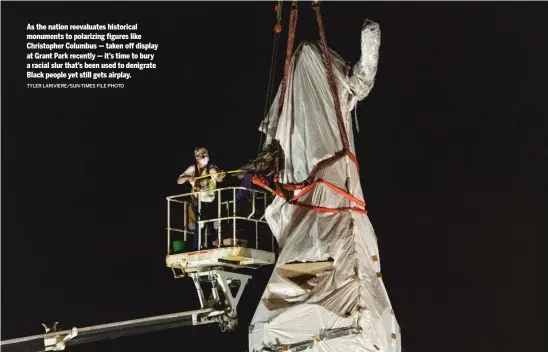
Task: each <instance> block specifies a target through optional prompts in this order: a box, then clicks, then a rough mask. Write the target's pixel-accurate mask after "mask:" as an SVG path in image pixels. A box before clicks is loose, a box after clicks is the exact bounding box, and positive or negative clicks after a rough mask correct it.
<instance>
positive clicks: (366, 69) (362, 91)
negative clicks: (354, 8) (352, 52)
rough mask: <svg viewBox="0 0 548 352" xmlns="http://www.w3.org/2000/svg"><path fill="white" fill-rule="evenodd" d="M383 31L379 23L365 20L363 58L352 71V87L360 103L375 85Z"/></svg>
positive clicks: (362, 44) (362, 46)
mask: <svg viewBox="0 0 548 352" xmlns="http://www.w3.org/2000/svg"><path fill="white" fill-rule="evenodd" d="M380 44H381V31H380V28H379V25H378V23H375V22H373V21H370V20H365V23H364V25H363V29H362V36H361V51H362V52H361V57H360V59H359V61H358V62H357V63H356V65H354V68H353V69H352V76H351V77H350V87H351V90H352V93H353V96H354V97H355V98H357V100H358V101H360V100H362V99H364V98H365V97H366V96H367V95H368V94H369V92H370V91H371V89H372V88H373V85H374V83H375V75H376V74H377V63H378V60H379V47H380Z"/></svg>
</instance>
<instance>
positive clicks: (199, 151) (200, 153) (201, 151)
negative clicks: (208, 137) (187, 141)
mask: <svg viewBox="0 0 548 352" xmlns="http://www.w3.org/2000/svg"><path fill="white" fill-rule="evenodd" d="M206 156H209V153H208V151H207V149H206V148H204V147H198V148H195V149H194V157H206Z"/></svg>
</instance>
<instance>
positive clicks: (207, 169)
mask: <svg viewBox="0 0 548 352" xmlns="http://www.w3.org/2000/svg"><path fill="white" fill-rule="evenodd" d="M194 161H195V162H194V165H191V166H189V167H188V168H187V169H186V170H185V171H184V172H183V173H182V174H181V175H180V176H179V178H178V179H177V183H178V184H180V185H182V184H185V183H186V182H189V183H190V184H191V185H192V187H193V192H196V193H195V194H193V196H192V197H191V200H192V202H191V209H192V211H193V212H194V214H196V215H197V217H198V219H197V220H198V221H200V220H202V221H203V220H211V219H215V218H218V217H219V216H217V215H218V214H217V207H216V206H215V205H214V201H215V193H216V192H215V189H216V187H217V182H222V181H223V179H224V174H221V173H220V170H219V168H218V167H217V166H215V165H211V164H209V152H208V151H207V149H206V148H203V147H199V148H196V149H194ZM206 175H208V176H207V177H204V178H200V179H198V180H196V178H197V177H200V176H206ZM198 202H200V207H199V208H200V212H198ZM196 223H197V222H196ZM199 227H200V228H204V235H205V236H202V241H201V245H202V247H206V248H207V247H208V244H207V243H205V240H204V239H208V240H209V242H210V243H211V242H213V241H212V240H213V237H214V236H213V234H214V231H213V229H214V227H213V222H207V223H205V224H202V225H201V226H199ZM201 232H202V231H200V230H199V229H198V228H197V226H195V231H194V233H195V235H194V248H195V249H196V250H199V249H201V248H198V234H199V233H201Z"/></svg>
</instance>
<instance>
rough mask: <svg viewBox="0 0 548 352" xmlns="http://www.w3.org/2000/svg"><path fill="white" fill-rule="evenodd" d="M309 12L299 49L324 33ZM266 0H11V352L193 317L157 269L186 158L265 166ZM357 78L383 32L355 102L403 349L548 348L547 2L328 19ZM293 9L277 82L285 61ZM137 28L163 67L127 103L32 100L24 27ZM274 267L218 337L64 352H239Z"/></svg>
mask: <svg viewBox="0 0 548 352" xmlns="http://www.w3.org/2000/svg"><path fill="white" fill-rule="evenodd" d="M309 5H310V4H309V3H308V2H307V3H301V4H300V17H299V22H298V28H297V43H298V42H299V41H300V40H302V39H317V38H318V37H317V26H316V23H315V18H314V15H313V11H312V10H311V9H310V7H309ZM273 6H274V2H257V3H251V2H250V3H247V2H239V3H228V2H226V3H213V2H201V3H191V2H165V3H159V2H158V3H147V2H133V3H131V2H126V3H105V2H101V3H84V2H81V3H80V2H79V3H69V2H62V3H61V2H59V3H48V2H40V3H31V2H19V3H14V2H10V3H6V2H2V336H1V337H2V339H8V338H15V337H22V336H26V335H31V334H38V333H42V327H41V326H40V323H42V322H47V323H48V324H51V323H52V322H53V321H55V320H58V321H59V322H60V325H61V327H63V328H70V327H72V326H77V327H83V326H89V325H95V324H101V323H106V322H114V321H119V320H125V319H132V318H140V317H147V316H152V315H157V314H165V313H172V312H177V311H184V310H191V309H196V308H197V307H198V306H199V303H198V300H197V297H196V293H195V290H194V288H193V286H192V284H191V282H190V280H175V279H173V277H172V274H171V272H170V270H168V269H167V268H165V265H164V256H165V242H166V238H165V230H164V228H165V217H166V215H165V197H166V196H168V195H171V194H176V193H183V192H184V191H187V190H188V188H187V187H188V186H184V187H181V186H178V185H177V184H176V183H175V180H176V178H177V176H178V174H179V173H180V172H181V171H183V170H184V168H186V167H187V166H188V165H190V163H192V151H193V148H194V147H195V146H198V145H203V146H206V147H207V148H208V149H209V151H210V154H211V161H212V162H213V163H215V164H218V165H219V166H221V167H222V168H224V169H225V170H229V169H232V168H235V167H238V166H240V165H241V164H243V163H245V162H247V161H248V160H249V159H250V158H252V157H253V156H255V155H256V151H257V145H258V142H259V137H260V134H259V133H258V132H257V127H258V124H259V122H260V120H261V118H262V115H263V109H264V104H265V97H264V94H265V90H266V87H267V81H268V72H269V63H270V54H271V49H272V46H271V45H272V27H273V25H274V23H275V14H274V12H273ZM322 8H323V14H324V23H325V27H326V32H327V40H328V44H329V46H330V47H331V48H333V49H334V50H335V51H337V52H339V53H340V54H341V55H342V56H343V57H344V58H345V59H346V60H348V61H351V62H352V63H354V62H355V61H356V60H357V58H358V57H359V54H360V30H361V27H362V24H363V22H364V20H365V19H366V18H370V19H372V20H374V21H377V22H379V23H380V25H381V30H382V45H381V51H380V62H379V70H378V74H377V80H376V85H375V87H374V89H373V90H372V92H371V94H370V96H369V97H368V98H367V99H365V100H364V101H363V102H362V103H361V104H360V105H359V110H358V112H359V119H360V133H359V134H357V135H356V139H357V143H356V148H357V156H358V159H359V162H360V163H361V170H362V179H361V182H362V185H363V189H364V192H365V199H366V201H367V202H368V208H369V214H370V218H371V221H372V223H373V225H374V226H375V229H376V233H377V236H378V237H379V246H380V250H381V256H382V258H381V259H382V264H383V273H384V281H385V283H386V286H387V289H388V293H389V295H390V298H391V301H392V304H393V306H394V310H395V313H396V316H397V318H398V321H399V323H400V325H401V328H402V334H403V336H402V338H403V347H404V349H405V350H406V351H408V352H411V351H445V352H451V351H455V352H457V351H458V352H461V351H486V350H488V351H517V350H521V351H524V350H532V349H533V348H534V350H539V348H540V349H542V347H541V345H542V342H541V340H540V337H541V336H542V333H543V331H542V330H541V329H540V326H541V325H540V324H539V323H537V321H539V320H540V316H541V313H540V311H539V307H540V304H541V300H540V299H541V297H542V296H541V295H540V293H539V291H537V290H536V289H535V286H536V284H540V283H541V282H543V281H544V278H545V277H546V276H545V274H544V273H540V274H537V273H534V269H535V268H537V267H540V263H541V261H542V251H540V252H541V253H540V254H541V255H540V256H537V255H535V254H534V253H533V243H535V245H536V247H537V248H542V246H541V245H540V242H539V241H540V240H541V239H542V235H544V234H546V232H545V231H544V232H543V231H542V230H541V225H543V224H541V222H543V221H544V219H542V217H543V216H544V215H545V214H546V213H547V210H548V209H547V206H546V195H547V181H546V180H547V178H546V176H545V171H546V160H547V157H548V152H547V151H548V150H547V145H546V142H545V138H546V127H547V126H546V125H547V122H546V117H547V116H548V114H547V112H548V108H547V106H548V104H547V103H546V88H545V87H546V83H545V82H546V78H547V75H546V68H545V67H546V62H548V55H547V47H546V42H547V41H546V33H547V30H546V13H547V11H546V10H548V6H547V5H546V3H522V4H518V3H492V2H489V3H470V2H461V3H449V2H439V3H432V2H425V3H395V2H383V3H365V2H363V3H359V2H352V3H350V2H349V3H342V2H337V3H335V2H329V3H324V4H323V5H322ZM288 10H289V6H284V32H283V38H282V41H281V44H280V53H279V56H278V65H277V72H278V75H277V80H276V85H278V84H279V82H280V75H281V72H282V69H283V66H282V62H283V58H284V55H285V37H286V35H287V22H288ZM38 22H40V23H47V24H53V23H57V22H58V23H63V24H83V23H100V24H106V23H109V22H110V23H121V24H123V23H138V24H139V32H140V33H141V34H143V37H144V40H146V41H151V42H153V43H158V44H159V50H158V52H157V53H156V54H157V55H156V57H157V59H156V60H155V62H156V63H157V65H158V68H157V69H155V70H146V71H143V72H140V73H137V74H134V78H133V79H132V80H130V81H129V82H124V83H126V88H125V89H120V90H116V89H105V90H99V89H95V90H93V89H66V90H60V89H27V88H26V83H27V81H26V79H25V71H26V69H25V63H26V60H25V54H26V52H27V51H26V49H25V43H26V39H25V35H26V24H27V23H38ZM270 270H272V268H265V269H262V270H260V271H259V272H258V273H257V274H256V275H254V278H253V280H252V284H251V285H250V286H249V287H247V288H246V290H245V294H244V296H243V298H242V301H241V303H240V306H239V309H240V312H241V314H240V317H241V328H240V329H239V330H238V331H237V332H235V333H221V332H220V331H219V330H218V328H217V327H216V326H211V327H207V326H203V327H193V328H190V327H188V328H181V329H178V330H173V331H166V332H160V333H155V334H148V335H140V336H136V337H129V338H122V339H119V340H114V341H109V342H99V343H96V344H90V345H84V346H76V347H73V348H71V347H69V349H70V350H71V351H72V350H74V351H75V352H77V351H82V352H83V351H97V350H98V349H99V350H101V351H126V350H127V351H129V350H131V351H151V350H152V351H173V350H180V351H195V350H197V349H198V348H200V349H201V350H214V349H215V348H221V347H222V348H223V350H226V351H245V350H246V349H247V325H248V324H249V321H250V319H251V316H252V314H253V312H254V309H255V307H256V304H257V302H258V300H259V298H260V295H261V293H262V291H263V289H264V285H265V283H266V281H267V280H268V277H269V273H270Z"/></svg>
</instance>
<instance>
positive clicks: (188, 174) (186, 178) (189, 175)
mask: <svg viewBox="0 0 548 352" xmlns="http://www.w3.org/2000/svg"><path fill="white" fill-rule="evenodd" d="M193 175H194V166H190V167H188V168H187V169H186V170H185V172H183V173H182V174H181V175H180V176H179V177H178V178H177V183H178V184H180V185H182V184H185V183H186V182H193V181H194V177H193Z"/></svg>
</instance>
